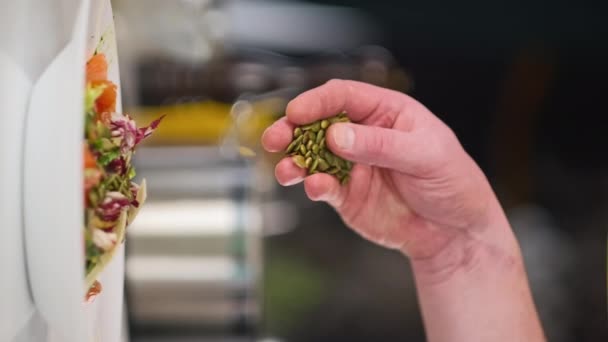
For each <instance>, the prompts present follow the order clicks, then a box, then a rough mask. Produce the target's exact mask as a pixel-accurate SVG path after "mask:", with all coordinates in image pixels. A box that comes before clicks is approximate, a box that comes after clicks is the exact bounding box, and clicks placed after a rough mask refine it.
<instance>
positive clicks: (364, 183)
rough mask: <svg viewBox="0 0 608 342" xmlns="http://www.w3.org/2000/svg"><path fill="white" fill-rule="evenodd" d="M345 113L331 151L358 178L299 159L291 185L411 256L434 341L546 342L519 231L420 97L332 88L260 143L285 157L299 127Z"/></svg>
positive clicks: (350, 85) (301, 100) (290, 171)
mask: <svg viewBox="0 0 608 342" xmlns="http://www.w3.org/2000/svg"><path fill="white" fill-rule="evenodd" d="M342 111H346V112H347V113H348V116H349V117H350V119H351V120H352V121H353V123H336V124H333V125H332V126H330V127H329V129H328V131H327V137H326V145H327V146H328V147H329V148H330V150H331V151H332V152H334V153H335V154H337V155H339V156H341V157H343V158H345V159H348V160H351V161H354V162H355V163H356V164H355V166H354V167H353V169H352V171H351V174H350V177H351V180H350V182H349V183H348V184H347V185H345V186H340V185H339V183H338V181H337V180H336V179H335V178H334V177H333V176H330V175H328V174H323V173H318V174H313V175H310V176H306V174H305V172H306V171H305V170H303V169H300V168H299V167H297V166H296V165H294V163H293V161H292V160H291V158H284V159H283V160H281V161H280V162H279V163H278V164H277V166H276V170H275V174H276V178H277V180H278V181H279V183H281V184H283V185H294V184H296V183H299V182H301V181H304V187H305V190H306V193H307V195H308V197H309V198H310V199H312V200H315V201H326V202H328V203H329V204H330V205H332V206H333V207H334V208H336V210H337V211H338V213H339V214H340V216H341V217H342V219H343V220H344V222H345V223H346V224H347V225H348V226H350V227H351V228H352V229H354V230H355V231H356V232H358V233H359V234H361V235H362V236H363V237H365V238H367V239H368V240H371V241H373V242H376V243H378V244H380V245H383V246H386V247H389V248H393V249H398V250H400V251H402V252H403V253H405V254H406V255H408V256H409V257H410V259H411V263H412V268H413V271H414V277H415V280H416V285H417V290H418V297H419V302H420V305H421V309H422V314H423V318H424V323H425V327H426V332H427V337H428V340H429V341H433V342H443V341H446V342H447V341H505V342H506V341H534V342H537V341H539V342H540V341H545V338H544V334H543V331H542V326H541V325H540V322H539V320H538V315H537V313H536V309H535V307H534V302H533V300H532V296H531V293H530V289H529V286H528V283H527V276H526V272H525V267H524V265H523V259H522V257H521V252H520V251H519V246H518V244H517V241H516V239H515V237H514V235H513V233H512V231H511V227H510V225H509V223H508V221H507V219H506V217H505V215H504V212H503V211H502V208H501V207H500V204H499V203H498V200H497V199H496V197H495V195H494V193H493V191H492V189H491V187H490V185H489V182H488V181H487V179H486V177H485V176H484V174H483V172H482V171H481V170H480V169H479V167H478V166H477V165H476V164H475V162H474V161H473V160H472V159H471V157H470V156H469V155H468V154H467V153H466V152H465V151H464V149H463V148H462V146H461V145H460V143H459V142H458V139H457V138H456V136H455V135H454V133H453V132H452V131H451V130H450V129H449V128H448V127H447V126H446V125H445V124H444V123H442V122H441V121H440V120H439V119H438V118H437V117H435V116H434V115H433V114H432V113H431V112H430V111H429V110H428V109H426V108H425V107H424V106H423V105H421V104H420V103H418V102H417V101H415V100H414V99H412V98H410V97H408V96H406V95H404V94H401V93H398V92H395V91H391V90H387V89H382V88H378V87H375V86H371V85H368V84H364V83H359V82H353V81H341V80H333V81H330V82H328V83H326V84H325V85H322V86H320V87H318V88H315V89H312V90H310V91H308V92H305V93H304V94H302V95H300V96H298V97H297V98H296V99H294V100H293V101H291V103H290V104H289V105H288V106H287V116H286V117H285V118H282V119H280V120H279V121H277V122H276V123H274V124H273V125H272V126H271V127H269V128H268V129H267V130H266V132H265V133H264V136H263V137H262V143H263V145H264V147H265V148H266V149H267V150H268V151H270V152H281V151H284V150H285V148H286V147H287V145H288V144H289V143H290V142H291V140H292V132H293V129H294V127H295V125H302V124H307V123H310V122H313V121H316V120H318V119H321V118H325V117H330V116H333V115H335V114H337V113H339V112H342Z"/></svg>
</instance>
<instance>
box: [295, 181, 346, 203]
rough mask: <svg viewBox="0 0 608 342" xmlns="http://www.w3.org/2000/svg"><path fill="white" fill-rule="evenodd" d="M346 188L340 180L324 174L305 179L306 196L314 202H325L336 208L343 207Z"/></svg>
mask: <svg viewBox="0 0 608 342" xmlns="http://www.w3.org/2000/svg"><path fill="white" fill-rule="evenodd" d="M344 189H345V188H344V187H342V186H341V185H340V183H339V182H338V180H337V179H336V178H335V177H333V176H330V175H328V174H324V173H317V174H314V175H311V176H309V177H306V179H304V190H305V191H306V195H307V196H308V198H310V199H311V200H313V201H324V202H327V203H329V204H330V205H331V206H333V207H334V208H339V207H340V206H341V205H342V202H343V197H344V191H345V190H344Z"/></svg>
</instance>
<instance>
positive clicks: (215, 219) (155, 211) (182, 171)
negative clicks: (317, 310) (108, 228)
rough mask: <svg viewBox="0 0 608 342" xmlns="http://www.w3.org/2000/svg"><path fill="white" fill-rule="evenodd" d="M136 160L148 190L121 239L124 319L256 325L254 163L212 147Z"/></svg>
mask: <svg viewBox="0 0 608 342" xmlns="http://www.w3.org/2000/svg"><path fill="white" fill-rule="evenodd" d="M137 158H138V159H137V161H136V164H137V167H138V172H139V173H140V174H144V175H145V176H146V178H147V180H148V182H149V184H151V186H150V188H149V200H148V203H146V206H145V207H144V208H143V209H142V210H141V212H140V214H139V216H138V218H137V220H136V221H135V222H134V223H133V225H132V226H131V227H130V229H129V232H128V236H127V239H128V249H127V265H126V272H127V274H126V279H127V286H128V287H127V289H128V300H129V313H130V318H131V321H132V322H133V323H134V324H135V325H136V326H137V325H147V326H149V325H154V326H157V327H158V326H164V327H167V328H171V327H174V328H178V327H183V326H191V327H209V326H212V327H216V328H217V329H224V330H227V331H229V330H230V329H231V326H232V325H234V324H237V323H239V324H242V323H243V322H246V325H247V326H255V322H257V321H258V320H259V319H260V311H261V307H260V303H261V301H260V296H259V288H260V283H261V274H262V263H261V257H262V237H263V234H262V224H263V221H262V218H263V210H262V206H261V205H260V202H259V201H258V199H257V197H256V189H255V187H254V186H253V184H254V181H255V173H256V169H255V165H254V164H251V163H247V162H243V161H239V160H238V159H236V160H235V159H227V158H225V157H223V156H222V155H221V153H220V152H219V149H218V148H216V147H208V148H206V147H183V148H162V147H161V148H142V149H141V151H140V153H138V156H137Z"/></svg>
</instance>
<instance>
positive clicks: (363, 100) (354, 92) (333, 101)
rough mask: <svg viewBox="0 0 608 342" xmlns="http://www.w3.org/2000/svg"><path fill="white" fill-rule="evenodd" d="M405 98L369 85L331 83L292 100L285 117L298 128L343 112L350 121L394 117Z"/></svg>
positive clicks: (344, 82)
mask: <svg viewBox="0 0 608 342" xmlns="http://www.w3.org/2000/svg"><path fill="white" fill-rule="evenodd" d="M406 99H407V97H406V95H404V94H402V93H399V92H396V91H392V90H389V89H385V88H380V87H377V86H373V85H370V84H366V83H362V82H356V81H346V80H331V81H329V82H327V83H325V84H324V85H322V86H319V87H317V88H314V89H312V90H309V91H307V92H305V93H303V94H301V95H300V96H298V97H296V98H295V99H293V100H292V101H291V102H290V103H289V104H288V105H287V110H286V111H287V117H288V118H289V121H290V122H293V123H295V124H297V125H303V124H307V123H311V122H313V121H316V120H319V119H322V118H326V117H330V116H334V115H336V114H338V113H340V112H342V111H346V112H347V113H348V116H349V117H350V118H351V119H352V120H353V121H362V120H364V119H366V118H368V117H370V116H374V115H379V114H382V115H389V116H392V118H394V117H395V116H397V115H398V114H399V112H400V110H401V109H402V108H403V107H404V104H405V100H406Z"/></svg>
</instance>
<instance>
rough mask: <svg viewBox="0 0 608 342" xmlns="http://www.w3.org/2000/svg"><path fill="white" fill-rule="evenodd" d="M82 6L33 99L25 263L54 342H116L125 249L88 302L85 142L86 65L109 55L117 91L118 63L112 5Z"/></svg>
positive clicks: (28, 127) (105, 1)
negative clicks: (96, 52) (96, 57)
mask: <svg viewBox="0 0 608 342" xmlns="http://www.w3.org/2000/svg"><path fill="white" fill-rule="evenodd" d="M81 6H82V7H81V8H80V12H79V17H78V20H76V21H75V22H76V24H75V25H74V30H73V32H72V35H71V40H70V43H68V45H67V46H66V47H65V48H64V49H63V50H62V51H61V53H60V54H59V55H58V56H57V57H56V58H55V59H54V60H53V61H52V63H51V64H50V65H49V66H48V68H47V69H46V70H45V71H44V73H43V74H42V76H41V77H40V79H39V80H38V82H37V83H36V84H35V86H34V89H33V92H32V95H31V102H30V108H29V112H28V117H27V121H26V139H25V156H24V175H25V176H24V177H25V179H24V190H25V191H24V203H25V205H24V213H25V239H26V252H27V264H28V274H29V278H30V283H31V290H32V294H33V297H34V300H35V303H36V306H37V307H38V309H39V311H40V313H41V315H42V317H43V318H44V319H45V321H46V322H47V324H48V328H49V331H51V332H52V335H53V339H54V340H58V341H77V342H82V341H89V340H91V339H92V338H93V337H95V340H98V341H104V342H106V341H107V342H112V341H118V340H119V336H120V327H121V323H122V309H123V307H122V303H123V274H124V254H123V253H124V251H123V249H122V248H121V250H120V251H119V253H118V255H117V256H116V257H115V260H114V261H113V262H112V263H111V264H110V265H109V266H108V267H107V269H106V270H105V271H104V272H103V273H102V274H101V275H100V280H101V281H102V285H103V288H104V290H103V292H102V294H101V295H100V296H99V297H98V298H97V299H96V301H95V302H94V303H93V305H85V304H83V299H84V294H85V291H86V289H85V286H84V253H83V252H84V251H83V246H84V244H83V236H82V227H83V195H82V194H83V186H82V185H83V181H82V179H83V176H82V140H83V138H82V137H83V126H84V120H83V110H84V108H83V104H84V79H85V75H84V71H85V64H86V60H87V59H88V58H89V57H90V56H91V55H92V54H93V52H94V50H95V49H96V48H98V49H99V51H100V52H103V53H105V54H106V55H107V57H108V61H109V70H108V75H109V78H110V79H111V80H112V81H113V82H115V83H116V84H117V85H118V87H119V89H120V84H119V73H118V60H117V54H116V45H115V38H114V24H113V18H112V9H111V6H110V1H109V0H102V1H92V2H91V7H90V8H89V0H83V1H82V2H81ZM50 15H52V14H50ZM101 37H103V38H104V39H103V43H102V44H99V41H100V39H101ZM117 110H121V101H120V96H119V97H118V99H117Z"/></svg>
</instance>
